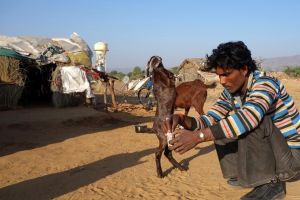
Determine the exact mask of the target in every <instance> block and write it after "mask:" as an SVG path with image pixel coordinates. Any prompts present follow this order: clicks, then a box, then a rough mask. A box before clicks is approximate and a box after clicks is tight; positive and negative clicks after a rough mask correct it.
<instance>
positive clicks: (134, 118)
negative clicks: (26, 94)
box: [0, 79, 300, 200]
mask: <svg viewBox="0 0 300 200" xmlns="http://www.w3.org/2000/svg"><path fill="white" fill-rule="evenodd" d="M283 82H284V83H285V84H286V87H287V89H288V92H289V93H290V94H291V95H292V96H293V97H294V100H295V102H296V105H297V107H298V108H299V109H300V101H299V100H300V87H299V84H300V81H299V80H297V79H284V80H283ZM220 91H221V88H220V87H217V88H216V89H209V91H208V100H207V103H206V105H205V110H206V111H207V109H208V108H209V106H210V105H212V103H214V101H215V100H216V98H217V95H218V93H219V92H220ZM176 112H182V111H181V110H176ZM154 114H155V112H154V111H145V110H144V109H143V108H142V107H141V106H138V105H130V104H128V105H127V106H126V105H123V107H122V109H120V110H119V111H118V112H109V113H105V112H102V111H97V110H95V109H93V108H89V107H84V106H80V107H72V108H63V109H58V108H53V107H50V106H47V107H33V108H20V109H17V110H10V111H1V112H0V199H5V200H6V199H9V200H17V199H18V200H19V199H20V200H31V199H34V200H35V199H36V200H43V199H76V200H78V199H83V200H92V199H99V200H126V199H143V200H144V199H145V200H148V199H159V200H164V199H168V200H172V199H174V200H175V199H182V200H185V199H188V200H192V199H197V200H235V199H236V200H237V199H239V198H240V196H242V195H243V194H245V193H246V192H248V191H250V189H249V188H244V189H242V188H234V187H230V186H229V185H227V183H226V180H224V179H223V177H222V174H221V171H220V167H219V163H218V159H217V155H216V152H215V149H214V145H213V143H212V142H207V143H202V144H200V145H198V146H197V147H196V148H194V149H192V150H190V151H188V152H187V153H185V154H183V155H179V154H176V153H174V154H173V155H174V157H175V158H176V160H178V161H180V163H182V164H183V165H184V166H186V167H188V170H187V171H184V172H182V171H179V170H178V169H174V168H173V167H172V165H171V164H170V163H169V162H168V161H167V159H166V158H165V157H162V168H163V171H164V175H165V177H164V178H162V179H161V178H158V177H157V176H156V169H155V159H154V152H155V149H156V147H157V145H158V140H157V138H156V136H155V134H148V133H136V132H135V130H134V125H135V124H139V123H143V124H147V125H148V127H151V126H152V120H153V116H154ZM190 115H196V112H195V111H194V110H191V111H190ZM299 188H300V181H299V182H293V183H287V196H286V198H285V199H288V200H289V199H290V200H293V199H300V190H299Z"/></svg>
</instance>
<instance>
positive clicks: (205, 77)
mask: <svg viewBox="0 0 300 200" xmlns="http://www.w3.org/2000/svg"><path fill="white" fill-rule="evenodd" d="M205 62H206V60H205V59H204V58H187V59H185V60H184V61H183V62H182V63H181V64H180V66H179V68H178V75H179V80H180V82H185V81H192V80H195V79H200V80H202V81H203V82H204V83H205V84H207V85H211V84H214V83H215V82H217V76H216V74H215V73H211V72H207V71H206V64H205Z"/></svg>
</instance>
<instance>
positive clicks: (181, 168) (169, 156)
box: [164, 146, 187, 171]
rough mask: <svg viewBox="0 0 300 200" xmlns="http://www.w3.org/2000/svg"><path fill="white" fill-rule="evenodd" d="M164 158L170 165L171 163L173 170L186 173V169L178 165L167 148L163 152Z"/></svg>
mask: <svg viewBox="0 0 300 200" xmlns="http://www.w3.org/2000/svg"><path fill="white" fill-rule="evenodd" d="M164 154H165V156H166V157H167V158H168V160H169V161H170V163H172V165H173V166H174V167H175V168H178V169H179V170H180V171H186V170H187V169H186V168H185V167H183V166H182V165H180V164H179V163H178V162H177V161H176V160H175V159H174V157H173V155H172V151H171V150H170V149H169V148H168V146H166V147H165V152H164Z"/></svg>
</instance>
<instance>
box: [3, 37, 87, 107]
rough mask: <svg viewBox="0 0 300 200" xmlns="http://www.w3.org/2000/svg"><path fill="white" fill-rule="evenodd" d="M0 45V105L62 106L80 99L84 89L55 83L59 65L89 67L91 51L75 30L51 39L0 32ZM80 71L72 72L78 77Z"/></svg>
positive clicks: (75, 103) (59, 76)
mask: <svg viewBox="0 0 300 200" xmlns="http://www.w3.org/2000/svg"><path fill="white" fill-rule="evenodd" d="M0 48H1V51H0V72H1V73H0V87H1V94H0V108H1V107H2V108H15V107H16V106H17V105H18V104H21V105H35V104H41V103H42V104H45V103H46V104H49V103H52V104H53V105H54V106H56V107H64V106H74V105H78V104H81V103H84V101H85V98H84V97H85V93H86V91H82V90H78V91H76V90H75V91H71V92H65V90H63V88H62V86H63V85H62V84H59V83H62V81H63V80H62V79H61V75H60V74H61V69H62V68H64V67H66V66H72V67H73V68H77V71H78V69H79V68H81V67H84V68H87V69H90V68H91V67H92V60H91V58H92V55H93V53H92V51H91V50H90V48H89V47H88V45H87V44H86V43H85V41H84V40H83V39H82V38H81V37H80V36H79V35H78V34H77V33H72V34H71V36H70V38H53V39H51V38H43V37H10V36H1V35H0ZM1 52H2V53H1ZM79 71H80V70H79ZM4 72H5V73H4ZM82 74H83V75H85V73H84V72H82V73H78V74H76V75H75V76H78V77H82ZM58 80H59V81H58ZM84 90H85V89H84Z"/></svg>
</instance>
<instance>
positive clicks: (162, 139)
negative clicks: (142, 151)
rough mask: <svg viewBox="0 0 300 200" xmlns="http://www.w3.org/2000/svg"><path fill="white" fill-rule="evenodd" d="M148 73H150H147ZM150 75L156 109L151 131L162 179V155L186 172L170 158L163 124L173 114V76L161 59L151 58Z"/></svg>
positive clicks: (157, 169)
mask: <svg viewBox="0 0 300 200" xmlns="http://www.w3.org/2000/svg"><path fill="white" fill-rule="evenodd" d="M149 72H150V73H149ZM149 74H151V75H152V81H153V93H154V97H155V99H156V101H157V108H156V113H155V118H154V122H153V128H152V129H153V130H154V132H155V133H156V136H157V138H158V140H159V146H158V149H157V151H156V152H155V161H156V171H157V176H158V177H160V178H162V177H163V172H162V168H161V162H160V161H161V156H162V153H163V152H164V155H165V156H166V157H167V159H168V160H169V161H170V162H171V163H172V165H173V166H174V167H175V168H178V169H180V170H182V171H183V170H186V169H185V168H184V167H183V166H181V165H180V164H179V163H178V162H177V161H176V160H175V159H174V158H173V156H172V152H171V151H170V150H169V148H168V142H167V137H166V133H167V130H166V127H165V125H164V122H165V120H166V118H167V117H168V116H170V115H172V114H173V113H174V103H175V99H176V89H175V76H174V74H173V73H172V72H169V71H168V70H166V69H165V68H164V66H163V64H162V58H161V57H159V56H152V57H151V58H150V60H149V61H148V64H147V75H149Z"/></svg>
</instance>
